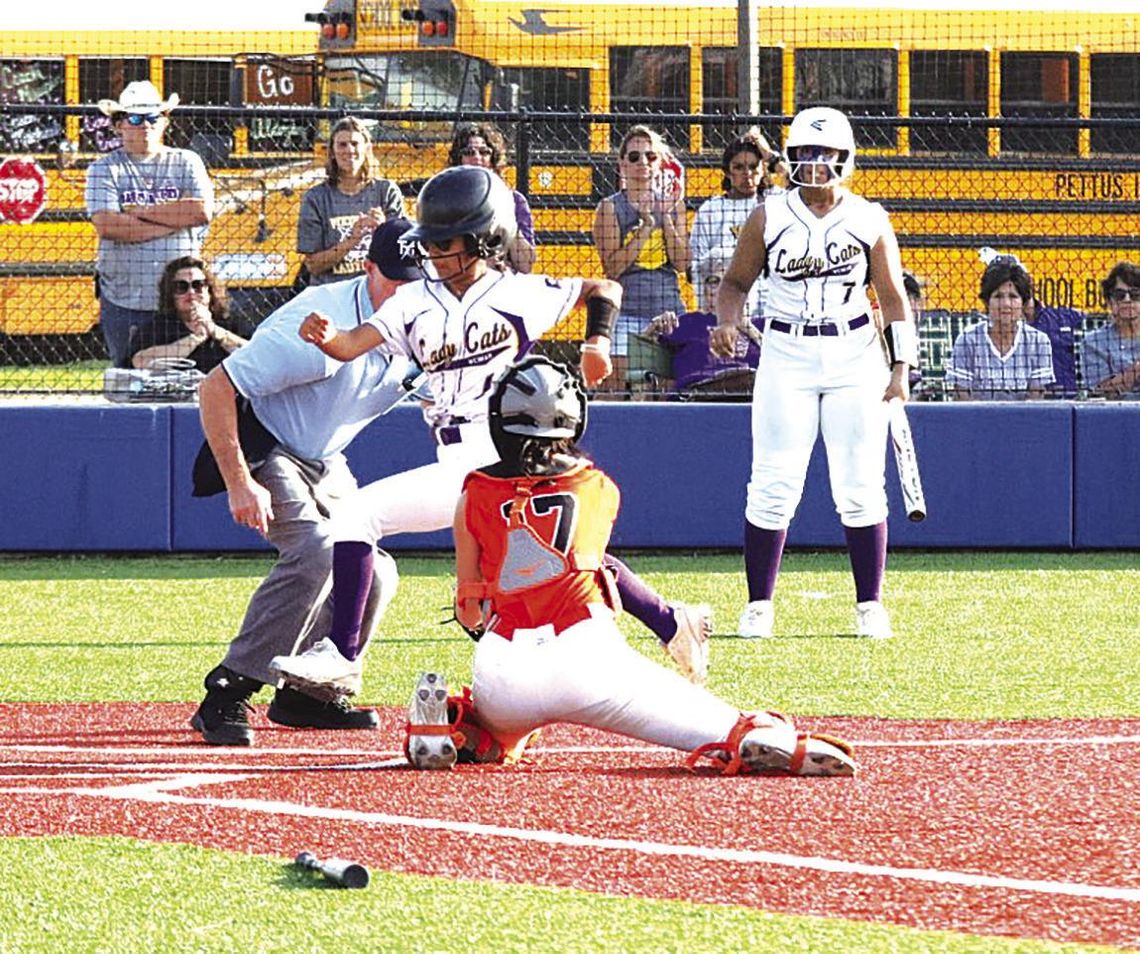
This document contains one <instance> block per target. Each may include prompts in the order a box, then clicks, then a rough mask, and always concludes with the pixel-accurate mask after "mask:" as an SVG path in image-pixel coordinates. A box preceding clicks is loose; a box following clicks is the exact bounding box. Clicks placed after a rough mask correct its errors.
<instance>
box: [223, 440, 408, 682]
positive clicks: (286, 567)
mask: <svg viewBox="0 0 1140 954" xmlns="http://www.w3.org/2000/svg"><path fill="white" fill-rule="evenodd" d="M257 481H258V483H260V484H261V485H262V486H264V487H265V488H266V489H267V490H268V491H269V493H270V495H271V497H272V502H273V520H272V522H271V523H270V524H269V542H270V543H272V544H273V546H274V547H276V548H277V562H276V563H275V564H274V565H273V569H272V570H270V571H269V576H267V577H266V578H265V580H264V581H263V582H262V584H261V585H260V586H259V587H258V588H257V591H256V592H255V593H254V594H253V598H252V599H251V600H250V601H249V607H248V608H247V609H246V611H245V619H244V620H243V621H242V624H241V630H240V631H239V632H238V634H237V636H236V637H234V640H233V642H232V643H230V648H229V651H228V652H227V653H226V658H225V659H224V660H223V661H222V665H224V666H225V667H226V668H227V669H232V670H233V671H234V672H236V673H238V674H239V675H242V676H248V677H249V678H250V679H256V680H258V681H259V682H265V683H276V682H277V676H276V675H275V674H273V673H271V672H270V671H269V661H270V659H272V658H273V657H274V656H278V655H288V654H289V653H292V652H295V651H298V650H300V651H303V650H305V649H307V648H308V647H309V646H311V645H312V644H313V643H315V642H317V641H318V640H320V639H322V638H323V637H325V636H327V635H328V632H329V628H330V626H331V624H332V604H331V601H330V600H329V598H328V597H329V594H330V592H331V589H332V549H333V541H332V538H331V537H330V535H329V517H330V514H331V513H332V511H333V510H334V509H335V508H337V507H339V506H343V503H344V500H345V498H346V497H348V496H349V495H350V494H351V493H352V492H353V491H355V490H356V478H355V477H353V476H352V472H351V471H350V470H349V469H348V464H347V463H346V462H345V459H344V457H343V455H340V454H338V455H337V456H336V457H332V458H329V459H328V460H325V461H301V460H298V459H297V458H295V457H291V456H290V455H288V454H285V453H283V452H282V451H281V450H280V449H278V450H274V451H273V452H272V453H271V454H270V455H269V459H268V460H267V461H266V462H265V464H264V465H263V466H262V467H261V468H260V469H259V470H258V472H257ZM394 565H395V564H394V563H392V562H391V558H390V557H388V556H387V554H382V553H381V554H377V560H376V567H377V569H376V572H375V574H374V576H373V580H372V592H371V593H370V594H369V597H368V604H367V606H366V607H365V612H364V625H363V626H362V628H361V634H360V635H361V652H363V651H364V649H365V648H366V647H367V644H368V640H369V639H370V638H371V636H372V632H373V630H374V629H375V628H376V625H377V623H379V621H380V617H381V616H382V615H383V611H384V609H385V608H386V607H387V605H388V602H389V601H390V600H391V598H392V596H393V593H394V591H395V579H396V577H395V573H394V571H393V568H394ZM384 570H387V572H386V573H383V571H384Z"/></svg>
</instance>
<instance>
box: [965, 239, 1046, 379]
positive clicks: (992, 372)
mask: <svg viewBox="0 0 1140 954" xmlns="http://www.w3.org/2000/svg"><path fill="white" fill-rule="evenodd" d="M980 297H981V299H982V301H983V302H985V305H986V310H987V313H988V318H987V319H986V320H984V321H980V322H978V324H976V325H973V326H972V327H969V328H967V329H966V330H965V331H963V332H962V333H961V334H959V335H958V338H957V339H956V340H955V342H954V346H953V349H952V351H951V354H950V361H949V363H948V364H947V366H946V381H947V382H948V383H949V384H951V385H953V387H954V397H955V399H957V400H969V399H970V398H983V399H986V400H990V401H1001V400H1006V401H1008V400H1014V399H1016V398H1019V397H1022V398H1040V397H1043V396H1044V393H1045V387H1046V386H1047V385H1048V384H1050V383H1051V382H1052V381H1053V353H1052V348H1051V347H1050V345H1049V337H1048V335H1046V334H1045V333H1044V332H1043V331H1038V330H1037V329H1036V328H1031V327H1030V326H1029V325H1027V324H1026V323H1025V321H1024V317H1025V303H1026V302H1027V301H1029V300H1030V299H1031V298H1032V297H1033V280H1032V279H1031V278H1030V277H1029V273H1028V272H1027V271H1026V270H1025V269H1024V268H1022V267H1021V265H1019V264H1017V262H1016V260H1015V259H1013V258H1011V257H1009V256H999V257H998V258H996V259H994V260H993V261H992V262H991V263H990V264H989V265H988V266H987V267H986V270H985V271H984V272H983V273H982V284H981V295H980Z"/></svg>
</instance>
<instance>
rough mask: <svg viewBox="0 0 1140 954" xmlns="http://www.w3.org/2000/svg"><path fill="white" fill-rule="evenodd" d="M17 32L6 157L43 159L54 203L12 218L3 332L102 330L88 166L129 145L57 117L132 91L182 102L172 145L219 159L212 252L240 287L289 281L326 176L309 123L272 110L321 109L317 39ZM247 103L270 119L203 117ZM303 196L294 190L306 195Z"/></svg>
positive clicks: (92, 121)
mask: <svg viewBox="0 0 1140 954" xmlns="http://www.w3.org/2000/svg"><path fill="white" fill-rule="evenodd" d="M60 27H61V29H59V30H56V31H51V32H47V31H43V32H39V31H13V32H9V33H5V34H3V35H2V36H0V120H2V121H0V158H2V157H4V156H19V157H31V158H32V159H34V160H35V161H36V163H37V164H38V165H39V166H40V167H41V168H42V170H43V172H44V175H45V178H46V180H47V181H46V207H45V208H44V210H43V212H42V213H41V214H40V215H39V216H38V217H37V218H36V219H35V221H34V222H32V223H31V224H16V223H13V222H3V221H0V334H3V335H9V336H21V335H44V334H77V333H82V332H85V331H88V330H89V329H90V328H91V327H92V326H93V325H94V324H95V323H96V322H97V320H98V304H97V302H96V301H95V297H94V287H93V276H94V262H95V249H96V236H95V230H94V228H93V227H92V226H91V224H90V222H89V221H88V218H87V215H86V210H85V204H84V185H85V181H86V171H87V166H88V165H89V164H90V163H91V162H92V161H94V160H95V159H97V158H98V157H99V156H100V155H101V154H102V153H104V152H107V151H108V150H110V149H113V148H115V147H116V146H117V145H118V141H117V138H116V137H115V132H114V129H113V127H112V126H111V123H110V120H109V119H107V118H106V117H105V116H103V115H101V114H98V113H96V112H94V111H93V110H90V109H88V110H87V111H86V112H79V111H67V110H66V109H58V110H56V111H50V110H48V109H45V110H43V111H41V112H27V111H24V112H18V113H17V112H7V113H5V112H4V111H5V108H6V107H8V106H10V105H17V106H23V107H29V106H35V105H36V104H43V105H47V106H48V107H51V106H55V107H66V106H86V107H92V106H94V105H95V104H96V103H97V102H98V101H99V100H100V99H105V98H108V97H110V98H114V97H116V96H117V95H118V94H119V92H120V91H121V90H122V88H123V87H124V86H125V85H126V84H127V83H129V82H131V81H133V80H139V79H149V80H151V81H152V82H153V83H154V84H155V86H157V87H158V89H160V90H162V91H163V92H164V95H169V94H170V93H175V92H176V93H178V95H179V97H180V99H181V105H180V107H179V108H178V109H176V110H175V112H174V113H173V122H172V124H171V127H170V130H169V132H168V134H167V137H166V141H167V143H168V144H169V145H175V146H183V147H189V148H191V149H194V150H195V151H197V152H199V154H201V155H202V156H203V158H205V159H206V160H207V164H208V166H209V167H210V173H211V177H212V179H213V182H214V187H215V190H216V193H217V205H218V214H217V217H216V219H215V221H214V222H213V223H212V225H211V228H210V231H209V238H208V241H207V245H206V248H205V249H204V252H205V254H206V255H207V256H208V257H209V258H211V259H212V260H213V261H214V262H215V263H216V264H217V265H218V269H219V271H220V272H221V273H222V274H223V275H224V276H225V277H226V278H227V279H230V280H233V281H234V282H235V284H236V285H237V286H238V287H239V288H240V287H241V286H242V285H243V284H244V285H248V286H251V287H276V286H282V285H287V283H288V282H289V281H290V279H291V277H292V276H293V275H295V274H296V270H297V265H298V261H299V259H298V258H297V256H296V254H295V253H294V252H293V245H294V244H295V227H296V226H295V222H296V203H297V200H296V198H294V197H293V194H294V192H295V191H296V189H299V188H303V187H307V184H310V183H315V182H316V181H318V179H319V171H317V170H314V169H313V161H314V160H313V133H312V128H311V127H312V123H311V121H306V122H298V121H295V120H291V119H287V118H286V119H277V118H274V117H273V115H272V109H271V107H278V106H293V105H305V106H310V107H311V106H312V104H313V103H314V101H315V94H314V88H315V69H316V63H317V57H316V54H317V31H316V29H315V28H314V27H313V25H312V24H305V23H303V22H302V23H299V24H298V29H297V30H295V31H293V30H286V31H278V32H261V31H257V32H253V31H251V32H234V31H230V32H227V31H225V30H209V31H207V30H195V31H161V32H160V31H146V30H107V31H77V32H73V33H68V32H66V31H65V29H63V28H64V27H65V24H60ZM233 104H248V105H251V106H264V107H267V108H270V109H268V110H267V113H266V115H265V116H264V117H261V118H255V119H252V120H251V119H249V118H245V117H236V118H229V117H218V116H214V115H206V114H203V113H201V112H195V111H194V107H219V106H231V105H233ZM294 186H295V187H296V188H294Z"/></svg>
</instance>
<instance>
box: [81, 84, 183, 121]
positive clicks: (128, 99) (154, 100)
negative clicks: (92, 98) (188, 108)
mask: <svg viewBox="0 0 1140 954" xmlns="http://www.w3.org/2000/svg"><path fill="white" fill-rule="evenodd" d="M177 105H178V94H177V93H171V94H170V98H169V99H167V100H163V98H162V94H161V93H160V92H159V91H158V88H157V87H156V86H155V85H154V83H152V82H151V81H150V80H135V81H134V82H133V83H128V84H127V85H126V87H125V88H124V89H123V92H122V93H121V94H120V96H119V98H118V100H117V101H116V100H113V99H101V100H99V111H100V112H101V113H102V114H103V115H104V116H115V115H117V114H119V113H143V114H144V115H145V114H147V113H167V112H169V111H170V110H172V109H173V108H174V107H175V106H177Z"/></svg>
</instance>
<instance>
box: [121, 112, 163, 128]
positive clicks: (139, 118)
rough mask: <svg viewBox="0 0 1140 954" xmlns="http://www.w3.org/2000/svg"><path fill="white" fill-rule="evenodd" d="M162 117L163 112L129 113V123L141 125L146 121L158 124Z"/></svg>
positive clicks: (148, 123) (149, 123) (153, 124)
mask: <svg viewBox="0 0 1140 954" xmlns="http://www.w3.org/2000/svg"><path fill="white" fill-rule="evenodd" d="M160 119H162V113H128V114H127V123H128V124H129V125H131V126H141V125H142V124H143V123H146V124H147V125H148V126H157V125H158V121H159V120H160Z"/></svg>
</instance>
